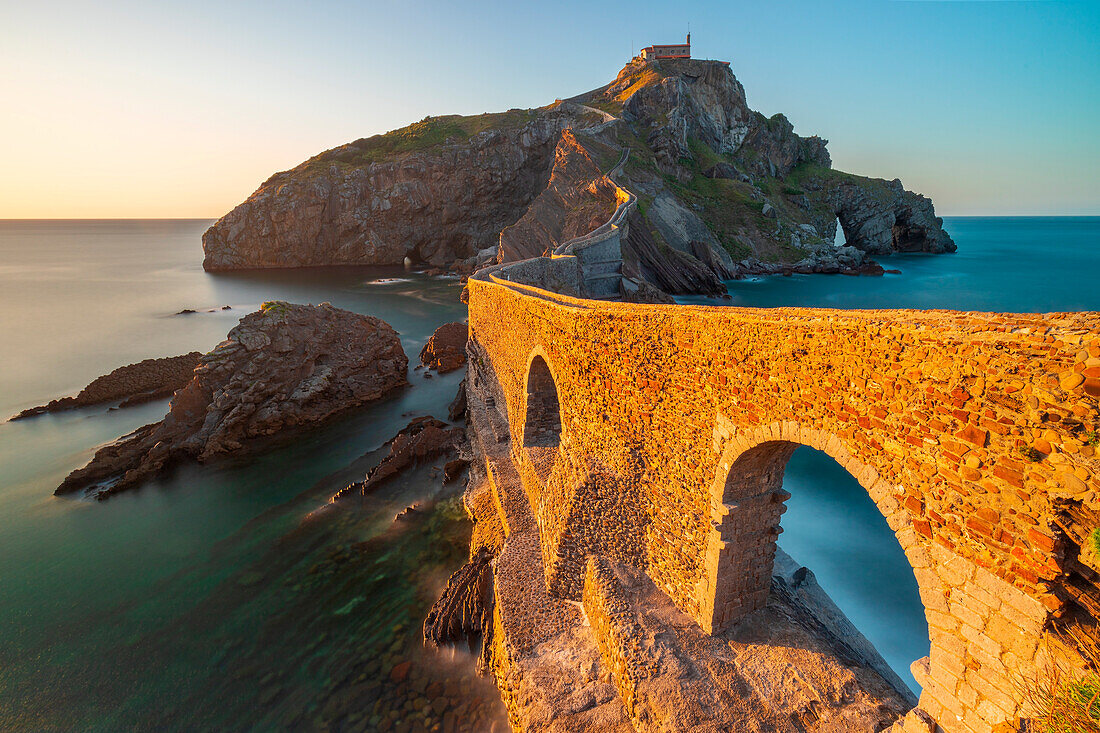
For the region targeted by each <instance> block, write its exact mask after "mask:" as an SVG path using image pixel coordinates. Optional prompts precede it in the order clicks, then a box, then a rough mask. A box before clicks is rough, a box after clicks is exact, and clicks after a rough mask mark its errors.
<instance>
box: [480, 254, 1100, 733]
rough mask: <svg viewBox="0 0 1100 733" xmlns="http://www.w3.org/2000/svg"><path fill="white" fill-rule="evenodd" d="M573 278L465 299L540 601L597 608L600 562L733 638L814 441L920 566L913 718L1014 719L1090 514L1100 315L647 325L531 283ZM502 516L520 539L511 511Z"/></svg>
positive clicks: (518, 269)
mask: <svg viewBox="0 0 1100 733" xmlns="http://www.w3.org/2000/svg"><path fill="white" fill-rule="evenodd" d="M571 259H572V258H560V257H555V258H540V259H539V260H529V261H526V262H523V263H519V264H518V265H513V266H511V269H510V271H509V268H507V267H506V268H500V269H497V270H495V271H490V272H488V273H483V274H479V276H476V277H474V278H471V280H470V283H469V320H470V329H471V331H470V332H471V338H472V339H473V343H472V348H471V354H472V355H474V358H473V359H472V363H471V370H472V372H475V373H479V374H481V375H482V378H485V379H487V380H488V382H490V383H491V392H492V396H491V397H489V398H488V400H487V402H488V403H489V406H490V407H491V408H493V409H494V414H495V419H498V420H500V421H502V423H506V427H502V428H501V429H500V430H501V435H502V436H504V437H502V440H506V441H507V442H508V452H509V453H510V458H511V463H512V464H513V465H514V467H515V470H516V471H518V474H519V477H520V479H521V482H522V487H523V492H524V494H525V498H526V502H522V503H524V504H525V506H524V507H522V512H523V513H524V514H526V513H528V512H529V515H530V517H531V518H532V519H533V523H534V524H533V527H532V528H531V529H532V532H533V533H535V534H537V537H538V546H539V550H540V552H541V558H542V569H543V573H544V576H545V587H546V591H547V592H548V593H549V594H550V596H553V597H557V598H562V599H571V600H577V601H583V602H584V604H585V607H586V608H589V609H591V608H594V607H595V606H597V605H598V604H593V603H590V599H589V598H588V597H587V596H588V593H589V590H590V587H592V586H594V585H598V584H594V583H593V582H592V577H591V576H592V574H593V567H594V566H593V565H592V562H591V560H592V559H593V558H596V559H598V558H605V559H607V560H611V561H614V562H617V563H622V564H626V565H629V566H632V567H635V568H637V569H638V570H639V571H641V572H644V573H645V574H646V575H647V576H648V577H649V578H651V579H652V581H653V582H654V583H655V584H656V586H657V587H658V588H660V589H661V590H663V591H664V592H665V593H666V594H667V595H668V597H669V598H671V600H672V601H673V602H674V603H675V605H676V607H677V608H679V609H680V610H681V611H682V612H683V613H685V614H687V615H689V616H690V617H691V618H692V619H694V620H695V621H696V622H697V623H698V625H699V626H700V627H702V629H704V630H706V631H707V632H711V633H716V632H719V631H721V630H723V629H724V628H725V627H727V626H728V625H729V624H731V623H733V622H736V621H737V620H738V619H739V618H740V617H742V616H743V615H745V614H748V613H750V612H752V611H754V610H755V609H758V608H760V607H761V606H762V605H763V604H764V602H765V600H766V598H767V595H768V590H769V585H770V581H771V576H772V563H773V558H774V555H775V550H776V539H777V537H778V534H779V533H780V532H781V531H782V526H781V516H782V514H783V511H784V508H785V507H784V501H785V500H786V499H787V498H788V496H789V495H787V494H785V493H784V491H783V489H782V480H783V472H784V467H785V464H786V462H787V459H788V458H789V457H790V456H791V454H792V452H793V451H794V449H795V448H796V447H797V446H799V445H807V446H810V447H812V448H816V449H817V450H820V451H822V452H824V453H826V454H828V455H829V456H831V457H832V458H833V459H835V460H836V461H837V462H838V463H839V464H840V465H841V466H843V467H844V468H846V469H847V471H848V472H849V473H851V475H852V476H854V477H855V478H856V480H858V481H859V483H860V484H861V485H862V486H863V487H864V488H865V489H866V491H867V493H868V495H869V496H870V498H871V500H872V501H873V502H874V503H875V505H876V506H877V507H878V509H879V510H880V511H881V512H882V515H883V516H884V517H885V518H886V521H887V522H888V523H889V525H890V527H891V528H892V529H893V531H894V533H895V535H896V537H897V540H898V542H899V543H900V545H901V547H902V549H903V550H904V552H905V555H906V557H907V558H908V560H909V563H910V564H911V565H912V568H913V573H914V575H915V577H916V581H917V585H918V586H919V590H920V597H921V599H922V601H923V604H924V608H925V614H926V618H927V620H928V628H929V635H930V640H929V641H930V653H929V655H928V657H926V658H923V659H921V660H917V661H916V662H915V663H914V665H913V668H912V669H913V672H914V675H915V676H916V678H917V680H918V681H919V682H920V684H921V686H922V688H923V691H922V694H921V696H920V702H919V705H920V707H921V708H922V709H923V710H924V711H926V712H927V713H929V714H930V715H931V716H932V717H933V718H934V719H935V720H936V721H937V722H938V723H939V725H940V726H942V727H943V728H944V729H945V730H946V731H948V732H949V733H954V732H955V731H973V732H974V733H980V732H984V731H989V730H992V729H993V728H994V727H996V726H997V725H999V724H1001V723H1003V722H1004V721H1008V720H1012V719H1014V718H1015V717H1017V716H1019V715H1021V714H1022V712H1023V710H1022V708H1021V699H1020V697H1021V695H1020V693H1018V692H1016V690H1018V689H1019V687H1020V684H1019V683H1020V680H1021V679H1027V678H1029V676H1034V674H1036V673H1037V668H1038V667H1039V666H1041V665H1043V664H1045V656H1044V655H1045V654H1046V655H1049V652H1044V649H1045V648H1046V644H1045V643H1044V638H1045V637H1047V636H1049V633H1048V629H1049V627H1050V622H1051V620H1052V619H1053V618H1054V617H1055V616H1056V615H1058V614H1061V613H1063V612H1064V611H1065V607H1066V604H1067V602H1071V599H1070V596H1069V595H1067V594H1066V593H1065V592H1063V591H1064V586H1065V585H1066V576H1067V574H1068V572H1069V570H1068V569H1067V567H1066V563H1065V556H1066V552H1065V549H1066V543H1067V542H1068V540H1067V538H1066V536H1065V533H1064V532H1063V531H1062V530H1061V529H1059V527H1058V526H1057V525H1056V524H1055V521H1056V517H1057V511H1058V508H1059V507H1060V506H1063V505H1067V504H1075V503H1076V504H1082V503H1083V504H1086V505H1088V506H1090V507H1092V508H1095V506H1094V505H1095V504H1096V495H1097V492H1096V489H1097V486H1098V473H1100V471H1098V469H1100V464H1098V461H1097V459H1096V456H1095V454H1094V452H1093V447H1092V445H1091V444H1090V442H1091V443H1092V444H1094V443H1095V439H1096V433H1095V432H1094V431H1095V430H1096V429H1097V420H1098V412H1097V398H1098V397H1100V314H1095V313H1065V314H1046V315H1008V314H997V313H963V312H950V311H912V310H876V311H848V310H845V311H839V310H824V309H801V308H778V309H751V308H730V307H702V306H681V305H641V304H632V303H625V302H609V301H598V300H593V299H591V298H582V297H571V296H569V295H563V294H561V293H560V292H551V291H550V290H547V289H545V288H544V287H533V286H532V285H529V284H525V283H531V282H540V283H543V284H545V283H546V282H547V279H545V275H546V273H547V272H548V271H559V270H562V268H567V267H572V268H575V269H576V268H577V267H578V266H577V264H576V263H569V262H566V261H565V260H571ZM539 278H544V279H539ZM550 280H551V281H554V282H564V281H566V280H570V278H568V277H567V278H564V279H563V278H556V279H554V278H551V279H550ZM582 280H583V278H580V280H578V279H577V278H576V277H573V278H572V280H570V281H571V282H573V284H574V286H575V287H572V290H573V291H575V292H579V294H583V287H581V286H580V285H578V283H579V282H581V281H582ZM472 378H474V379H477V378H478V377H477V376H474V377H472ZM490 470H492V466H490ZM609 486H610V487H611V488H610V490H609V488H608V487H609ZM498 494H499V492H498ZM495 499H496V503H497V506H498V509H499V510H500V513H501V517H502V520H503V522H504V524H505V527H506V531H509V532H514V531H515V528H514V527H512V528H511V529H508V524H509V522H511V523H512V524H513V525H514V524H515V523H517V522H519V521H522V520H519V519H516V516H518V514H517V515H515V516H511V515H512V514H514V513H515V512H516V511H519V510H516V509H509V508H508V506H507V504H508V502H509V501H511V502H513V503H515V501H516V499H515V497H512V498H511V499H509V498H508V497H506V496H503V495H498V496H496V497H495ZM597 569H598V568H597ZM586 578H587V582H586ZM593 626H594V627H596V626H599V624H597V623H596V621H595V620H593ZM614 646H615V645H614V643H607V644H605V643H603V642H601V644H600V649H601V650H603V651H606V653H605V654H604V657H605V661H606V662H608V663H609V664H610V665H611V666H612V667H615V660H614V659H613V657H614V649H613V648H614ZM607 650H610V651H607ZM608 655H610V656H611V657H612V658H611V659H608ZM619 666H621V665H619ZM616 668H617V667H616ZM628 682H629V681H628V680H625V681H624V680H619V681H618V684H619V687H620V690H622V691H623V693H624V697H626V696H627V694H628V692H629V690H625V689H624V685H627V684H628Z"/></svg>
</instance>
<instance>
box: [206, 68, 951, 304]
mask: <svg viewBox="0 0 1100 733" xmlns="http://www.w3.org/2000/svg"><path fill="white" fill-rule="evenodd" d="M826 145H827V141H826V140H823V139H821V138H819V137H816V136H814V137H802V136H799V135H797V134H796V133H795V132H794V127H793V126H792V124H791V123H790V121H789V120H787V118H786V117H784V116H783V115H775V116H773V117H771V118H766V117H764V116H763V115H761V114H760V113H758V112H755V111H753V110H752V109H751V108H750V107H749V106H748V102H747V100H746V96H745V90H744V87H742V85H741V83H740V82H739V81H737V79H736V77H734V75H733V73H732V72H731V71H730V69H729V66H728V65H727V64H724V63H722V62H718V61H701V60H691V59H683V60H681V59H676V60H662V61H659V62H651V63H643V62H641V61H638V60H635V61H632V62H631V63H630V64H628V65H627V66H626V67H625V68H624V69H623V70H622V71H621V72H620V73H619V75H618V76H617V78H616V79H615V81H614V82H612V83H611V84H610V85H608V86H606V87H604V88H601V89H599V90H596V91H593V92H589V93H587V94H582V95H580V96H578V97H575V98H573V99H572V100H569V101H566V102H555V103H554V104H552V105H549V106H547V107H543V108H539V109H534V110H511V111H509V112H505V113H500V114H493V115H480V116H475V117H436V118H428V119H425V120H423V121H422V122H419V123H416V124H415V125H411V126H409V127H407V128H403V129H401V130H396V131H394V132H391V133H387V134H386V135H377V136H375V137H372V138H366V139H363V140H358V141H356V142H354V143H350V144H348V145H344V146H341V147H339V148H335V149H333V150H329V151H327V152H325V153H322V154H320V155H318V156H316V157H314V158H312V159H310V160H308V161H306V162H305V163H303V164H302V165H300V166H298V167H297V168H295V169H293V170H291V171H287V172H284V173H279V174H276V175H275V176H272V178H271V179H269V180H268V181H267V182H266V183H264V184H263V185H262V186H261V187H260V188H259V189H258V190H257V191H256V193H254V194H253V195H252V196H251V197H249V199H248V200H247V201H245V202H244V203H243V204H241V205H240V206H238V207H237V208H235V209H234V210H233V211H231V212H230V213H229V214H227V215H226V216H224V217H223V218H222V219H220V220H219V221H218V222H217V223H216V224H214V226H212V227H211V228H210V230H209V231H207V233H206V234H205V235H204V237H203V246H204V248H205V250H206V260H205V262H204V266H205V267H206V269H208V270H219V269H235V268H249V267H299V266H309V265H328V264H400V263H401V262H403V261H404V260H405V259H406V258H409V259H410V260H411V261H412V262H414V263H423V264H430V265H433V266H439V267H451V268H453V269H456V270H459V271H463V272H470V271H472V270H474V269H477V268H479V267H482V266H485V265H487V264H492V263H497V262H510V261H515V260H521V259H526V258H528V257H533V256H537V255H541V254H543V253H545V252H547V251H549V250H551V249H553V248H554V247H556V246H558V245H559V244H561V243H563V242H565V241H568V240H569V239H571V238H573V237H575V236H578V235H581V234H583V233H585V232H587V231H589V230H590V229H592V228H594V227H595V226H596V225H598V224H600V223H602V222H603V221H606V218H607V216H608V215H609V214H610V213H611V212H612V211H613V210H614V208H615V205H616V200H615V187H614V186H613V185H612V184H611V182H610V181H609V180H608V179H607V178H606V174H608V172H609V171H611V170H612V168H613V167H614V166H615V164H616V162H618V161H619V160H620V158H621V157H622V156H623V155H624V154H626V159H625V164H624V166H623V167H622V169H621V171H619V172H618V173H617V175H618V179H617V180H618V182H619V183H621V184H622V185H623V186H624V187H626V188H629V189H630V190H631V191H633V192H635V193H636V194H637V195H638V197H639V205H638V213H639V216H636V217H632V222H633V227H634V229H635V231H631V232H630V233H629V236H628V237H627V239H626V241H625V248H624V258H625V259H626V262H627V267H628V269H629V270H630V274H632V275H636V276H638V277H641V278H644V279H646V280H648V281H649V282H650V283H651V284H653V285H656V286H657V287H659V288H663V289H665V290H666V291H668V292H672V293H690V292H704V293H719V292H724V286H723V285H722V282H721V281H722V280H725V279H729V278H731V277H739V276H741V275H743V274H748V273H760V272H778V271H786V270H791V269H793V270H796V271H799V272H852V273H855V272H879V273H881V268H878V267H877V266H874V265H873V263H870V261H869V260H868V258H867V257H868V256H869V255H878V254H888V253H891V252H931V253H941V252H952V251H954V249H955V245H954V243H953V242H952V241H951V238H950V237H949V236H948V235H947V233H946V232H944V231H943V228H942V221H941V220H940V219H938V218H937V217H936V216H935V212H934V210H933V207H932V202H931V201H930V200H929V199H927V198H925V197H923V196H920V195H919V194H915V193H912V192H910V191H906V190H904V188H903V187H902V185H901V183H900V181H897V180H894V181H889V182H888V181H885V180H881V179H872V178H864V177H861V176H854V175H850V174H846V173H842V172H840V171H835V170H833V169H832V167H831V165H832V163H831V159H830V157H829V153H828V150H827V148H826ZM838 218H839V221H840V225H841V226H842V227H843V229H844V233H845V237H846V239H847V245H848V248H847V249H846V250H845V251H843V252H842V251H838V249H837V248H836V247H835V245H834V243H833V241H834V237H835V234H836V227H837V220H838ZM638 227H641V229H642V230H643V231H637V228H638Z"/></svg>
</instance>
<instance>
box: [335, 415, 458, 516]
mask: <svg viewBox="0 0 1100 733" xmlns="http://www.w3.org/2000/svg"><path fill="white" fill-rule="evenodd" d="M463 435H464V431H463V430H462V428H452V427H450V426H448V425H447V423H445V422H442V421H440V420H436V419H435V418H434V417H418V418H414V419H413V420H412V421H410V422H409V424H408V425H406V426H405V427H404V428H402V429H401V430H400V431H399V432H398V433H397V435H395V436H393V437H392V438H390V440H388V441H387V442H386V445H388V446H389V447H390V452H389V453H388V454H386V456H385V457H383V458H382V460H381V462H379V464H378V465H377V466H375V467H374V468H372V469H371V470H370V472H369V473H368V474H367V477H366V478H365V479H364V480H362V481H356V482H355V483H353V484H348V485H347V486H345V487H344V488H343V489H341V490H340V491H338V492H336V494H335V495H333V497H332V499H330V501H332V502H336V501H341V500H343V499H348V498H350V497H352V496H355V495H357V494H358V495H360V496H362V495H364V494H368V493H370V492H371V491H372V490H373V489H374V487H375V486H377V485H378V484H380V483H382V482H383V481H385V480H387V479H389V478H391V477H393V476H396V475H397V474H398V473H400V472H401V471H402V470H404V469H405V468H408V467H409V466H413V465H416V464H417V463H418V462H419V461H423V460H426V459H429V458H437V457H439V456H443V455H450V454H453V453H454V452H456V451H457V448H458V444H459V443H460V442H461V441H462V439H463Z"/></svg>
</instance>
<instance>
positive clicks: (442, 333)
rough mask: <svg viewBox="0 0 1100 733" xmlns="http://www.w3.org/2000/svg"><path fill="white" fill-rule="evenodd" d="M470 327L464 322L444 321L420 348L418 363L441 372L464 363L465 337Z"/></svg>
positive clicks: (449, 370)
mask: <svg viewBox="0 0 1100 733" xmlns="http://www.w3.org/2000/svg"><path fill="white" fill-rule="evenodd" d="M469 334H470V327H469V326H467V325H466V324H465V323H457V322H455V323H444V324H443V325H442V326H440V327H439V328H437V329H435V333H433V334H432V336H431V338H429V339H428V343H426V344H424V348H423V349H421V350H420V363H421V364H423V365H424V366H426V367H428V368H429V369H436V370H438V371H439V372H440V373H441V374H442V373H446V372H453V371H454V370H455V369H458V368H460V367H461V366H462V365H463V364H465V363H466V339H467V338H469Z"/></svg>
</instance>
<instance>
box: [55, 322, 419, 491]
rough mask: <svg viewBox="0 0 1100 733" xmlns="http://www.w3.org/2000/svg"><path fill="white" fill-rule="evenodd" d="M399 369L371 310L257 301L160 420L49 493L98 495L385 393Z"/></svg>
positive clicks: (398, 350) (403, 362) (386, 332)
mask: <svg viewBox="0 0 1100 733" xmlns="http://www.w3.org/2000/svg"><path fill="white" fill-rule="evenodd" d="M407 367H408V357H406V356H405V352H404V350H403V349H402V347H401V342H400V340H399V339H398V337H397V333H396V332H395V331H394V330H393V329H392V328H390V327H389V325H387V324H386V323H385V322H383V321H380V320H379V319H377V318H373V317H371V316H362V315H358V314H356V313H351V312H349V311H345V310H341V309H339V308H334V307H333V306H331V305H329V304H327V303H322V304H321V305H319V306H306V305H295V304H291V303H285V302H282V301H272V302H268V303H264V305H263V307H262V308H261V309H260V310H259V311H257V312H255V313H251V314H249V315H247V316H245V317H244V318H242V319H241V322H240V324H239V325H238V326H236V327H235V328H234V329H233V330H231V331H230V332H229V335H228V337H227V338H226V340H225V341H223V342H222V343H220V344H218V346H217V347H215V348H214V350H213V351H211V352H209V353H208V354H205V355H203V356H202V357H201V359H199V364H198V366H197V367H195V369H194V372H193V374H192V377H191V379H190V381H188V382H187V383H186V385H184V386H183V387H182V388H181V389H180V390H179V391H177V392H176V393H175V395H174V396H173V397H172V402H171V404H170V406H169V410H168V414H167V415H165V417H164V419H163V420H161V421H160V422H157V423H153V424H151V425H146V426H144V427H142V428H139V429H138V430H136V431H134V432H133V433H131V434H130V435H127V436H124V437H123V438H121V439H119V440H118V441H117V442H115V443H111V444H109V445H107V446H104V447H103V448H100V449H99V450H98V451H96V454H95V456H94V457H93V458H92V460H91V462H90V463H89V464H88V465H87V466H85V467H83V468H80V469H77V470H75V471H73V472H72V473H70V474H69V475H68V477H66V479H65V481H64V482H63V483H62V484H61V485H60V486H59V487H58V488H57V492H56V493H58V494H66V493H72V492H76V491H84V492H85V494H87V495H89V496H91V497H94V498H96V499H104V498H106V497H108V496H110V495H111V494H113V493H116V492H118V491H122V490H124V489H128V488H132V487H134V486H137V485H138V484H140V483H141V482H142V481H145V480H148V479H149V478H152V477H153V476H155V475H157V474H158V473H159V472H161V471H163V470H165V469H166V468H168V467H169V466H170V465H172V464H173V463H175V462H178V461H180V460H184V459H194V460H198V461H206V460H209V459H211V458H214V457H216V456H219V455H223V454H226V453H233V452H237V451H242V450H247V449H248V448H249V447H250V446H252V445H253V443H254V442H255V441H256V440H257V439H260V438H265V437H268V436H272V435H275V434H276V433H279V432H281V431H283V430H287V429H289V428H294V427H301V426H304V425H309V424H313V423H317V422H320V421H321V420H324V419H326V418H328V417H330V416H332V415H334V414H336V413H338V412H341V411H343V410H346V409H348V408H350V407H354V406H357V405H363V404H366V403H369V402H372V401H374V400H378V399H380V398H382V397H384V396H386V395H387V394H389V393H391V392H392V391H394V390H396V389H399V388H400V387H403V386H405V385H406V384H407V381H406V369H407Z"/></svg>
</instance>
